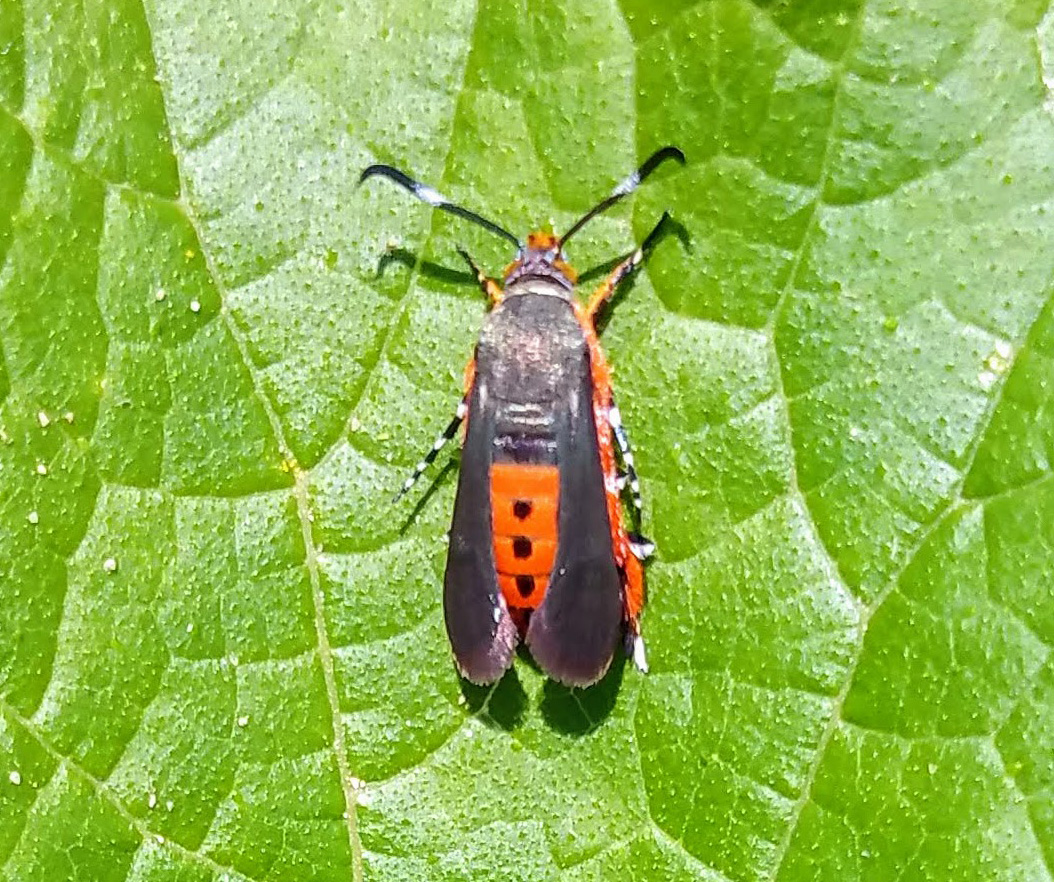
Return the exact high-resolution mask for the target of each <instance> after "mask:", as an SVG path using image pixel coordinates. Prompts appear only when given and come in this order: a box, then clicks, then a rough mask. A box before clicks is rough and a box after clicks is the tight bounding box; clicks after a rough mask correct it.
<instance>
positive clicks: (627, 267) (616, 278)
mask: <svg viewBox="0 0 1054 882" xmlns="http://www.w3.org/2000/svg"><path fill="white" fill-rule="evenodd" d="M669 219H670V213H669V212H668V211H664V212H663V213H662V217H661V218H659V222H658V223H657V224H656V225H655V228H654V229H653V230H652V231H651V232H650V233H648V236H647V238H646V239H645V240H644V241H643V242H642V243H641V245H640V247H639V248H638V249H637V250H636V251H634V252H633V253H632V254H631V255H630V256H629V257H627V258H626V259H625V260H624V261H622V263H620V264H619V265H618V266H616V267H615V268H614V269H613V270H612V271H611V273H610V274H609V275H608V277H607V278H606V279H604V281H603V282H601V283H600V286H599V287H598V288H597V289H596V291H594V292H593V295H592V296H591V297H590V298H589V305H588V306H587V307H586V312H587V313H588V314H589V315H590V316H591V317H592V318H593V319H596V315H597V313H598V312H599V311H600V310H601V309H603V308H604V304H606V303H607V302H608V301H609V300H610V299H611V296H612V295H613V294H614V293H615V289H616V288H618V286H619V285H620V284H622V282H623V281H625V279H626V277H627V276H629V275H630V273H632V272H633V271H634V270H635V269H636V268H637V267H638V266H640V265H641V263H642V262H643V260H644V255H645V254H647V253H648V251H649V250H650V249H651V247H652V245H654V244H655V242H656V241H657V240H658V238H659V233H660V232H661V231H662V226H663V224H665V223H666V221H668V220H669Z"/></svg>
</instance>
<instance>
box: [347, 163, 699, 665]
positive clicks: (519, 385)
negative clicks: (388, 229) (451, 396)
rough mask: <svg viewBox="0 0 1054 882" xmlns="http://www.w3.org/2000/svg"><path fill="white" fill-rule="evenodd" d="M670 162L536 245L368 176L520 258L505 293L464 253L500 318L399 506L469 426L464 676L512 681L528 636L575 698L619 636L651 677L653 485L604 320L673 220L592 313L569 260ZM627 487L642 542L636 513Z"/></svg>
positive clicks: (401, 178) (453, 596)
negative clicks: (644, 509) (610, 212)
mask: <svg viewBox="0 0 1054 882" xmlns="http://www.w3.org/2000/svg"><path fill="white" fill-rule="evenodd" d="M667 159H676V160H677V161H678V162H681V163H683V162H684V154H683V153H682V152H681V151H680V150H679V149H677V148H676V147H664V148H663V149H661V150H659V151H657V152H656V153H654V154H653V155H652V156H651V157H650V158H649V159H648V160H647V162H645V163H644V164H643V165H642V166H641V167H640V168H639V169H637V170H636V171H635V172H633V174H631V175H629V176H628V177H627V178H625V179H624V180H623V181H622V182H621V183H619V184H618V186H616V187H615V189H614V190H612V192H611V194H610V195H609V196H608V197H607V198H606V199H604V200H603V201H601V202H600V203H599V204H598V205H597V206H595V207H594V208H593V209H592V210H591V211H589V212H587V213H586V214H585V215H584V216H583V217H582V218H580V219H579V220H578V221H577V222H576V223H575V224H574V225H572V227H571V228H570V229H569V230H568V231H567V232H566V233H564V234H563V236H555V235H553V234H552V233H544V232H535V233H531V234H530V235H529V236H528V237H527V242H526V243H524V242H521V241H520V240H519V239H518V238H517V237H516V236H514V235H513V234H512V233H510V232H508V231H507V230H505V229H503V228H502V227H500V226H498V225H497V224H496V223H494V222H492V221H489V220H487V219H486V218H483V217H481V216H480V215H478V214H476V213H474V212H472V211H469V210H468V209H466V208H462V207H461V206H459V205H455V204H454V203H452V202H450V201H449V200H448V199H446V198H445V197H444V196H442V195H440V194H439V193H438V192H436V191H435V190H433V189H432V188H431V187H427V186H425V185H424V184H421V183H418V182H417V181H415V180H413V179H412V178H410V177H408V176H407V175H406V174H404V173H403V172H401V171H399V170H398V169H395V168H392V167H391V166H388V165H371V166H370V167H369V168H367V169H365V170H364V171H363V172H362V175H361V177H360V182H361V181H365V180H366V179H367V178H370V177H373V176H374V175H380V176H382V177H386V178H388V179H389V180H392V181H394V182H395V183H396V184H399V185H400V186H401V187H404V188H405V189H407V190H409V191H410V192H411V193H412V194H413V195H414V196H416V197H417V198H418V199H421V200H422V201H424V202H427V203H428V204H429V205H431V206H433V207H435V208H439V209H442V210H443V211H447V212H449V213H451V214H454V215H456V216H458V217H460V218H462V219H464V220H468V221H471V222H473V223H476V224H478V225H480V226H482V227H484V228H485V229H487V230H490V231H491V232H492V233H496V234H497V235H499V236H502V237H504V238H505V239H507V240H508V241H509V242H511V243H513V244H514V245H515V246H516V249H517V251H516V257H515V259H514V260H513V261H512V263H510V264H509V265H508V266H507V267H506V268H505V271H504V274H503V276H504V278H503V284H502V285H499V284H498V283H497V282H496V281H495V280H494V279H491V278H489V277H488V276H486V275H485V274H484V272H483V270H482V269H480V267H479V266H478V265H477V264H476V262H475V261H474V260H473V259H472V258H471V257H470V256H469V255H468V253H467V252H465V250H464V249H458V251H459V253H460V254H461V256H462V257H463V258H464V259H465V260H466V261H467V262H468V265H469V267H470V268H471V269H472V272H473V274H474V275H475V276H476V279H477V280H478V282H479V285H480V287H481V288H482V289H483V292H484V293H485V294H486V296H487V298H488V300H489V303H490V307H491V310H490V313H489V315H488V316H487V318H486V320H485V322H484V324H483V330H482V331H481V332H480V336H479V341H478V343H477V344H476V351H475V357H474V358H473V360H472V361H470V362H469V365H468V370H467V371H466V383H465V394H464V397H463V398H462V400H461V403H460V404H459V405H458V408H457V412H456V414H455V416H454V418H453V419H452V420H451V422H450V424H449V425H448V426H447V428H446V430H445V431H444V432H443V434H442V435H441V436H440V437H439V438H438V439H436V442H435V443H434V444H433V445H432V449H431V450H430V451H429V452H428V454H427V455H426V456H425V457H424V459H422V460H421V462H420V463H418V465H417V467H416V468H415V469H414V471H413V474H412V475H410V477H409V478H407V480H406V482H405V483H404V484H403V487H402V489H401V490H400V491H399V493H398V495H397V496H396V499H398V498H400V497H401V496H402V495H403V494H404V493H406V492H407V491H408V490H409V489H410V488H411V487H412V486H413V484H414V482H415V481H416V480H417V479H418V478H419V477H420V475H421V473H422V472H423V471H424V470H425V469H426V468H427V467H428V466H429V464H430V463H432V461H433V460H434V459H435V458H436V455H437V454H438V453H439V451H440V450H441V449H442V447H443V445H444V444H445V443H446V442H447V441H448V440H450V439H451V438H452V437H453V436H454V435H455V434H456V432H457V430H458V427H459V426H460V425H461V423H462V422H463V421H467V426H466V431H465V436H464V446H463V448H462V453H461V472H460V477H459V479H458V487H457V501H456V502H455V504H454V519H453V523H452V525H451V528H450V549H449V553H448V556H447V564H446V575H445V578H444V589H443V607H444V614H445V618H446V628H447V634H448V635H449V637H450V644H451V646H452V647H453V651H454V658H455V660H456V662H457V667H458V669H459V670H460V672H461V674H462V675H463V676H464V677H465V678H466V679H468V680H470V681H472V682H474V683H492V682H494V681H496V680H498V679H499V678H500V677H501V676H502V674H503V673H504V672H505V670H506V669H507V668H508V667H509V665H510V664H511V662H512V657H513V653H514V652H515V649H516V645H517V643H518V642H519V640H520V639H521V638H522V639H523V640H524V641H525V642H526V644H527V646H528V648H529V649H530V651H531V654H532V656H533V657H534V659H535V661H536V662H537V663H538V664H539V666H540V667H541V668H542V670H544V671H545V673H546V674H548V675H549V676H550V677H552V678H553V679H554V680H559V681H560V682H562V683H566V684H568V685H572V686H586V685H589V684H591V683H595V682H596V681H597V680H599V679H600V678H601V677H602V676H603V675H604V673H605V672H606V671H607V669H608V666H609V665H610V664H611V660H612V658H613V656H614V654H615V650H616V647H617V646H618V644H619V641H620V638H621V639H622V640H623V642H624V646H625V649H626V652H627V654H628V655H630V656H631V657H632V658H633V660H634V662H635V663H636V665H637V667H638V668H640V669H641V670H642V671H646V670H647V662H646V659H645V653H644V641H643V639H642V638H641V634H640V616H641V611H642V610H643V607H644V570H643V567H642V561H643V560H644V559H645V558H647V557H648V555H649V554H651V552H652V551H654V545H653V544H652V543H651V542H649V541H648V540H647V539H644V538H643V537H642V536H641V535H640V533H639V532H637V530H638V529H639V526H640V520H641V497H640V486H639V483H638V480H637V473H636V469H635V468H634V463H633V453H632V451H631V450H630V445H629V438H628V437H627V435H626V430H625V428H624V427H623V425H622V420H621V417H620V415H619V410H618V407H617V406H616V405H615V400H614V396H613V394H612V390H611V381H610V373H609V370H608V366H607V362H606V361H605V359H604V354H603V352H602V351H601V349H600V343H599V341H598V339H597V331H596V319H597V316H598V313H599V312H600V310H601V309H602V308H603V307H604V305H605V304H606V303H608V301H609V300H610V299H611V296H612V294H613V293H614V292H615V289H616V288H617V287H618V285H619V284H620V283H621V282H622V281H623V280H624V279H626V278H627V277H628V276H629V275H630V274H631V273H632V272H633V270H635V269H636V268H637V266H639V265H640V263H641V261H642V260H643V259H644V254H645V252H646V251H647V250H648V248H649V246H650V245H652V244H653V243H654V242H655V241H656V239H657V238H658V236H659V233H660V230H661V228H662V226H663V224H664V223H665V222H666V221H667V220H668V219H669V213H668V212H667V213H663V215H662V218H661V219H660V221H659V223H658V224H656V226H655V228H654V229H653V230H652V232H651V233H650V234H649V235H648V236H647V238H645V240H644V242H643V244H642V245H641V246H640V247H639V248H638V249H637V250H636V251H634V252H633V254H631V255H630V256H629V257H628V258H626V259H625V260H623V261H622V262H620V263H619V264H618V265H617V266H616V267H615V268H614V269H613V270H612V271H611V273H610V274H609V275H608V276H607V278H606V279H605V280H604V282H603V283H602V284H601V285H600V286H599V287H598V288H597V289H596V290H595V291H594V292H593V295H592V296H591V297H590V299H589V301H588V303H586V304H582V303H580V302H579V301H578V300H576V298H575V284H576V281H577V274H576V273H575V271H574V270H573V269H572V268H571V266H570V265H569V264H568V263H567V262H566V261H565V259H564V246H565V245H566V244H567V241H568V239H570V238H571V237H572V236H573V235H574V234H575V233H577V232H578V231H579V230H580V229H581V228H582V227H583V226H584V225H585V224H586V223H587V222H588V221H589V220H591V219H592V218H594V217H595V216H596V215H598V214H600V213H601V212H602V211H605V210H606V209H608V208H610V207H611V206H612V205H614V204H615V203H616V202H618V201H619V200H620V199H622V198H623V197H625V196H628V195H629V194H630V193H632V192H633V191H634V190H636V189H637V187H638V185H639V184H640V183H641V181H643V180H644V179H645V178H646V177H648V175H649V174H651V173H652V171H654V170H655V168H656V167H657V166H658V165H660V164H661V163H662V162H664V161H665V160H667ZM616 446H617V453H616ZM617 460H620V461H621V466H622V470H621V471H620V469H619V466H618V463H617ZM627 484H628V486H629V489H630V494H631V499H632V506H633V520H634V530H632V531H631V530H627V529H626V526H625V525H624V523H623V514H622V505H621V495H622V490H623V488H624V487H625V486H626V485H627Z"/></svg>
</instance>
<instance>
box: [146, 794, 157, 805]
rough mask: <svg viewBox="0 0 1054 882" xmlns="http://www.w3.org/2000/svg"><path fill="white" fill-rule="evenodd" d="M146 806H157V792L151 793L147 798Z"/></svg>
mask: <svg viewBox="0 0 1054 882" xmlns="http://www.w3.org/2000/svg"><path fill="white" fill-rule="evenodd" d="M146 807H147V808H157V794H156V793H151V794H150V795H149V796H148V797H147V798H146Z"/></svg>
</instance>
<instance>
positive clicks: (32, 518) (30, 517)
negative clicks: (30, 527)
mask: <svg viewBox="0 0 1054 882" xmlns="http://www.w3.org/2000/svg"><path fill="white" fill-rule="evenodd" d="M26 520H27V521H29V522H30V523H31V524H39V523H40V515H38V514H37V513H36V512H35V511H31V512H30V513H29V514H27V515H26Z"/></svg>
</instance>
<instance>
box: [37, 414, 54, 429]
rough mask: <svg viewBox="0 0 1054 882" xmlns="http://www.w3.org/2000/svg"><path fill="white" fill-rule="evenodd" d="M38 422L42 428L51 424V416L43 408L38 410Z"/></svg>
mask: <svg viewBox="0 0 1054 882" xmlns="http://www.w3.org/2000/svg"><path fill="white" fill-rule="evenodd" d="M37 422H38V423H40V428H42V429H46V428H47V427H48V426H50V425H51V417H49V416H48V415H47V414H46V413H45V412H44V411H42V410H40V411H37Z"/></svg>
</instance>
